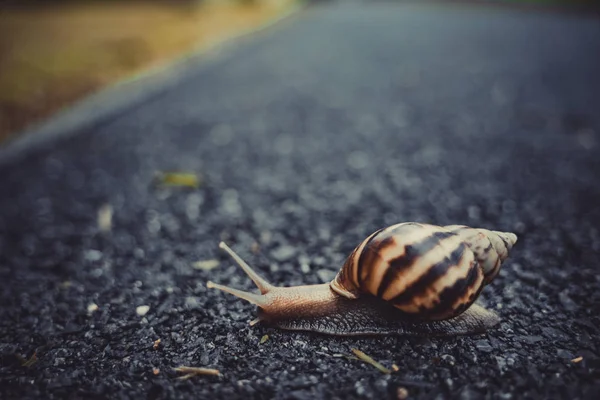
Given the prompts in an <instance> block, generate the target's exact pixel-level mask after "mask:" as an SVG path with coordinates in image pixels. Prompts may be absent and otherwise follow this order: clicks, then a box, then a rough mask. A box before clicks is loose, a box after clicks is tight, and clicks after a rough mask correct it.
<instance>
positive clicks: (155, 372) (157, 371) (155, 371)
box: [152, 368, 160, 375]
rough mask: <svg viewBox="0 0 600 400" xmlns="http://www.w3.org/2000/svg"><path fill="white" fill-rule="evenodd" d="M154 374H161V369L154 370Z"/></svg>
mask: <svg viewBox="0 0 600 400" xmlns="http://www.w3.org/2000/svg"><path fill="white" fill-rule="evenodd" d="M152 373H153V374H154V375H158V374H160V369H158V368H152Z"/></svg>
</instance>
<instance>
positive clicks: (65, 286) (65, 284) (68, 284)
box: [60, 281, 73, 289]
mask: <svg viewBox="0 0 600 400" xmlns="http://www.w3.org/2000/svg"><path fill="white" fill-rule="evenodd" d="M72 285H73V283H72V282H71V281H64V282H62V283H61V284H60V288H61V289H68V288H70V287H71V286H72Z"/></svg>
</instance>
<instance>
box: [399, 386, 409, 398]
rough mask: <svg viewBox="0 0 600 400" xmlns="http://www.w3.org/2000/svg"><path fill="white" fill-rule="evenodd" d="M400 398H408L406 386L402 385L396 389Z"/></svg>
mask: <svg viewBox="0 0 600 400" xmlns="http://www.w3.org/2000/svg"><path fill="white" fill-rule="evenodd" d="M396 396H397V398H398V400H405V399H407V398H408V390H407V389H406V388H405V387H402V386H400V387H399V388H398V390H397V391H396Z"/></svg>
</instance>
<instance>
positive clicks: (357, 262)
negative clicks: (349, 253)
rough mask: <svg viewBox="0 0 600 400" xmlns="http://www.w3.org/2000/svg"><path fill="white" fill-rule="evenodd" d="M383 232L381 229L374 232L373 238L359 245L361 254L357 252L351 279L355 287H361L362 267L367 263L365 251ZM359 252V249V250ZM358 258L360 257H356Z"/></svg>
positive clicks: (370, 237)
mask: <svg viewBox="0 0 600 400" xmlns="http://www.w3.org/2000/svg"><path fill="white" fill-rule="evenodd" d="M382 230H383V228H382V229H379V230H376V231H375V232H373V233H372V234H371V236H369V237H368V238H366V239H365V240H363V242H362V243H361V244H360V245H359V248H360V253H359V252H358V251H357V253H356V255H355V257H354V262H353V263H352V269H353V270H354V271H353V274H352V276H351V277H350V278H351V279H352V283H353V284H354V286H356V287H357V288H358V287H360V272H361V271H360V267H361V265H363V263H364V261H365V250H366V249H367V248H368V247H369V245H370V244H371V241H372V240H373V239H374V238H375V236H377V235H378V234H379V232H381V231H382ZM357 250H358V248H357ZM356 256H358V257H356Z"/></svg>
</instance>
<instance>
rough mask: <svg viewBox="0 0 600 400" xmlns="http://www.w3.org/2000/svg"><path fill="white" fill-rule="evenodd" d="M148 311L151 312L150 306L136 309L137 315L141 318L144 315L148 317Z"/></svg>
mask: <svg viewBox="0 0 600 400" xmlns="http://www.w3.org/2000/svg"><path fill="white" fill-rule="evenodd" d="M148 311H150V306H138V307H137V308H136V309H135V312H136V314H137V315H139V316H140V317H143V316H144V315H146V314H147V313H148Z"/></svg>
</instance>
